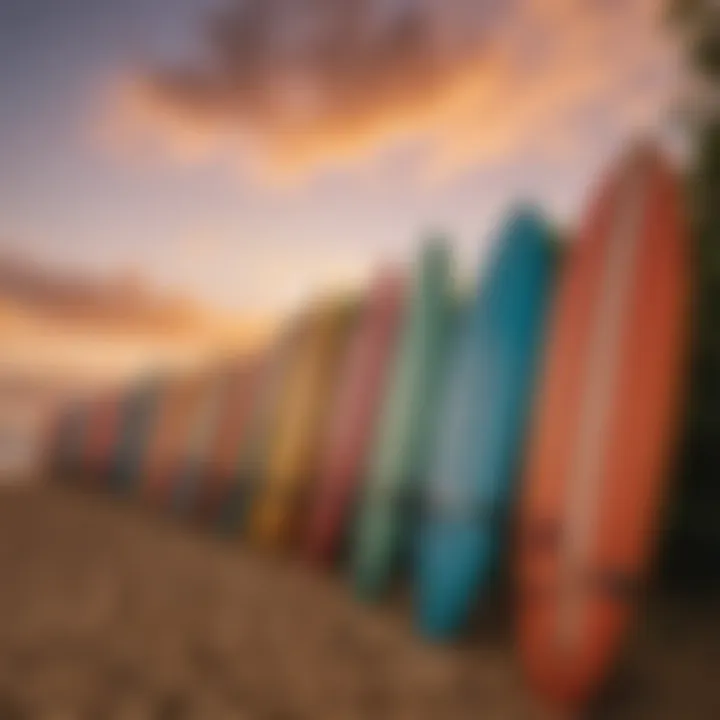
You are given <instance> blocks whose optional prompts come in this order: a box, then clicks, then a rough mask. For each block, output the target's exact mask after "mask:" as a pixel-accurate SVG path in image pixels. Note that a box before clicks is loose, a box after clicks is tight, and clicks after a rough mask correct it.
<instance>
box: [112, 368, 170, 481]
mask: <svg viewBox="0 0 720 720" xmlns="http://www.w3.org/2000/svg"><path fill="white" fill-rule="evenodd" d="M164 388H165V381H164V380H163V379H161V378H160V377H158V376H154V375H152V376H146V377H142V378H140V380H138V381H136V382H135V383H134V384H133V385H132V386H131V387H130V388H128V390H127V391H126V393H125V396H124V398H123V400H122V402H121V410H120V420H119V425H120V427H119V430H118V433H119V438H118V443H117V446H116V449H115V455H114V458H113V460H112V470H111V473H110V486H111V488H112V489H113V490H114V491H115V492H117V493H122V494H125V493H133V492H134V491H135V490H136V488H137V486H138V483H139V477H140V472H141V470H142V466H143V463H144V460H145V454H146V452H147V448H148V446H149V443H150V439H151V437H152V433H153V430H154V428H155V423H156V421H157V415H158V409H159V407H160V403H161V400H162V396H163V391H164Z"/></svg>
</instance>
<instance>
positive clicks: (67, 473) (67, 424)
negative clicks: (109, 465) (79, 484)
mask: <svg viewBox="0 0 720 720" xmlns="http://www.w3.org/2000/svg"><path fill="white" fill-rule="evenodd" d="M85 416H86V405H85V403H84V402H83V401H82V400H80V399H79V398H77V397H74V398H71V399H70V400H69V401H68V403H67V406H66V407H65V409H64V410H63V412H62V416H61V418H60V424H59V427H58V430H57V445H56V463H55V466H56V468H57V472H58V473H59V474H60V475H61V476H62V478H63V479H64V480H67V479H72V478H74V476H75V475H76V474H77V473H78V471H79V468H80V458H81V448H82V439H83V431H84V427H85Z"/></svg>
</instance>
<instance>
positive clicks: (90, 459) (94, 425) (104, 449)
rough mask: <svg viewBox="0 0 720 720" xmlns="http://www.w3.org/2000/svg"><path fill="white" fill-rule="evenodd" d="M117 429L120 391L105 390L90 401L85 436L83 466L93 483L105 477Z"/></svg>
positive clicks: (118, 425) (118, 426) (101, 480)
mask: <svg viewBox="0 0 720 720" xmlns="http://www.w3.org/2000/svg"><path fill="white" fill-rule="evenodd" d="M119 429H120V393H119V392H118V391H117V390H114V391H106V392H105V393H103V394H102V395H101V396H99V397H97V398H96V399H94V400H93V401H92V409H91V410H90V422H89V425H88V434H87V436H86V442H87V444H86V447H85V457H84V466H85V471H86V472H87V476H88V479H89V482H90V483H91V484H93V485H96V484H101V483H102V482H103V480H106V479H107V476H108V473H109V471H110V463H111V460H112V452H113V448H114V443H115V442H116V440H117V435H118V431H119Z"/></svg>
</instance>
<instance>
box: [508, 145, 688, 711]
mask: <svg viewBox="0 0 720 720" xmlns="http://www.w3.org/2000/svg"><path fill="white" fill-rule="evenodd" d="M688 266H689V263H688V240H687V237H686V227H685V223H684V220H683V216H682V202H681V191H680V182H679V179H678V177H677V175H676V174H675V172H674V171H673V170H672V168H671V167H670V165H669V164H668V162H667V161H666V160H665V159H664V158H663V157H662V155H661V154H660V152H659V150H658V149H657V148H655V147H653V146H650V145H638V146H637V147H634V148H632V149H631V150H630V151H629V152H628V153H627V155H626V156H625V157H624V158H623V159H622V160H621V162H620V163H619V164H618V166H617V167H616V168H615V169H614V170H613V172H611V173H610V174H609V176H608V177H607V179H606V181H605V182H604V183H602V186H601V188H600V191H599V192H598V194H597V197H596V198H595V199H594V201H593V202H592V203H591V205H590V207H589V209H588V212H587V214H586V215H585V216H584V219H583V222H582V223H581V228H580V233H579V237H578V239H577V242H576V243H575V244H574V245H573V246H572V248H571V249H570V251H569V255H568V257H567V260H566V264H565V266H564V272H563V276H562V280H561V286H560V288H559V294H558V298H557V304H556V307H555V308H554V316H553V318H552V326H551V333H550V337H549V338H548V349H547V356H546V358H545V368H544V376H543V382H542V384H541V388H540V395H539V402H538V406H537V408H536V414H535V422H534V432H533V435H532V442H531V447H530V455H529V460H528V467H527V474H526V483H525V488H524V492H523V494H522V497H521V508H520V524H519V538H518V542H519V544H518V553H519V567H518V580H519V603H520V604H519V610H518V612H519V615H518V631H519V644H520V652H521V656H522V659H523V664H524V667H525V670H526V674H527V676H528V679H529V681H530V684H531V685H532V687H533V689H534V690H535V692H536V693H537V694H538V695H539V696H540V697H541V698H542V699H544V700H545V702H546V703H547V704H548V705H550V706H552V707H554V708H557V709H561V710H564V711H571V712H575V711H578V710H580V709H582V708H583V707H584V706H585V705H586V704H587V703H588V702H589V701H590V700H591V699H592V698H593V696H594V695H595V694H596V693H597V692H598V691H599V690H600V688H601V687H602V685H603V683H604V682H605V680H606V679H607V677H608V675H609V673H610V672H611V671H612V669H613V666H614V663H615V661H616V660H617V656H618V653H619V651H620V650H621V648H622V643H623V639H624V637H625V635H626V634H627V631H628V628H629V625H630V622H631V619H632V615H633V610H634V608H635V605H636V602H635V601H636V599H637V592H638V589H639V588H640V587H641V586H642V581H643V578H644V576H645V574H646V572H647V569H648V565H649V561H650V559H651V553H652V550H653V545H654V541H655V538H656V535H657V530H658V527H657V526H658V520H659V515H660V507H661V503H662V499H663V495H664V485H665V480H666V477H667V474H668V473H667V471H668V469H669V468H668V464H669V461H670V460H671V449H672V442H673V435H674V430H675V427H676V426H677V425H678V423H677V419H678V410H679V402H678V400H679V389H680V380H681V376H682V369H683V360H684V354H685V346H686V342H685V336H686V325H687V317H686V315H687V307H688V303H687V298H688Z"/></svg>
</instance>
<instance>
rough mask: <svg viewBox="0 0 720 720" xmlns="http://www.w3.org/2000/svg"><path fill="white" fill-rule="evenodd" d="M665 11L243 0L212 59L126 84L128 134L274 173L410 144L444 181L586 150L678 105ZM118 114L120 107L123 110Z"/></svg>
mask: <svg viewBox="0 0 720 720" xmlns="http://www.w3.org/2000/svg"><path fill="white" fill-rule="evenodd" d="M660 5H661V3H656V2H654V1H653V0H626V1H625V2H619V1H613V0H586V1H584V2H582V1H579V0H574V1H573V0H523V1H520V0H517V1H516V2H495V3H492V2H484V3H482V2H480V3H479V2H471V1H470V0H394V1H393V0H343V2H338V1H337V0H236V1H234V2H230V3H228V4H227V5H226V6H225V8H224V9H222V10H219V11H216V12H215V13H214V14H211V15H210V16H209V17H208V18H207V20H206V24H205V26H204V41H205V50H206V52H205V56H204V57H203V58H201V59H200V60H198V61H196V62H194V63H187V64H186V65H177V66H171V67H160V68H146V69H145V70H144V71H142V72H140V73H135V74H132V75H131V76H130V77H125V78H124V80H123V82H122V83H121V84H120V85H119V87H118V88H116V95H115V99H116V101H117V103H119V111H118V112H117V113H116V114H115V117H116V118H119V119H120V121H121V126H122V130H121V132H120V134H121V135H123V136H126V133H127V131H128V130H130V133H131V134H132V135H133V137H135V138H137V137H140V136H142V137H143V138H144V139H145V140H147V139H148V138H152V139H153V140H157V139H159V140H160V141H161V144H162V145H163V146H164V148H165V150H169V151H171V152H172V153H173V155H174V156H175V157H177V158H180V159H182V160H185V161H190V162H196V161H199V160H207V159H215V160H219V159H227V158H230V159H231V161H232V162H233V163H235V164H239V165H240V166H241V167H243V168H247V167H252V168H254V169H255V170H256V171H258V170H259V171H260V172H263V173H265V174H267V175H269V176H272V177H275V178H277V177H278V176H280V177H283V176H288V175H290V176H293V175H298V174H303V173H308V172H313V171H315V170H317V169H319V168H322V167H326V166H338V165H340V166H344V165H351V164H353V163H358V162H364V161H367V159H368V158H371V157H374V156H377V155H378V154H381V153H382V152H383V151H385V150H388V149H393V148H395V147H398V146H407V145H409V146H413V147H416V148H417V149H418V151H419V152H421V153H423V155H424V156H425V158H426V160H427V167H428V168H430V169H431V170H432V172H434V173H441V174H442V173H452V172H455V171H457V170H458V169H459V168H463V167H466V166H472V165H475V164H477V163H481V162H488V161H494V160H503V159H507V158H508V157H510V156H512V155H513V154H517V153H519V152H522V151H527V150H528V149H533V148H534V149H536V150H537V149H543V148H545V149H547V148H550V149H551V150H556V149H558V148H562V147H565V146H567V145H568V143H572V142H574V143H582V142H586V141H587V140H588V138H587V134H588V133H592V128H593V122H592V116H593V115H595V114H604V116H605V117H606V119H607V122H608V123H609V124H610V125H611V126H612V127H613V128H616V129H617V130H623V129H628V128H630V127H634V126H636V125H642V124H646V123H648V122H651V121H653V120H654V119H655V118H656V117H657V115H658V113H659V112H660V111H661V108H662V107H663V105H664V104H665V103H666V102H667V101H668V98H669V96H670V94H671V80H672V72H673V67H674V56H673V53H672V47H671V44H670V43H669V41H668V40H667V38H666V37H665V36H664V35H663V32H662V28H661V26H660V25H659V23H658V11H659V10H660V9H661V8H660ZM115 107H116V110H118V106H117V105H116V106H115Z"/></svg>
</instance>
